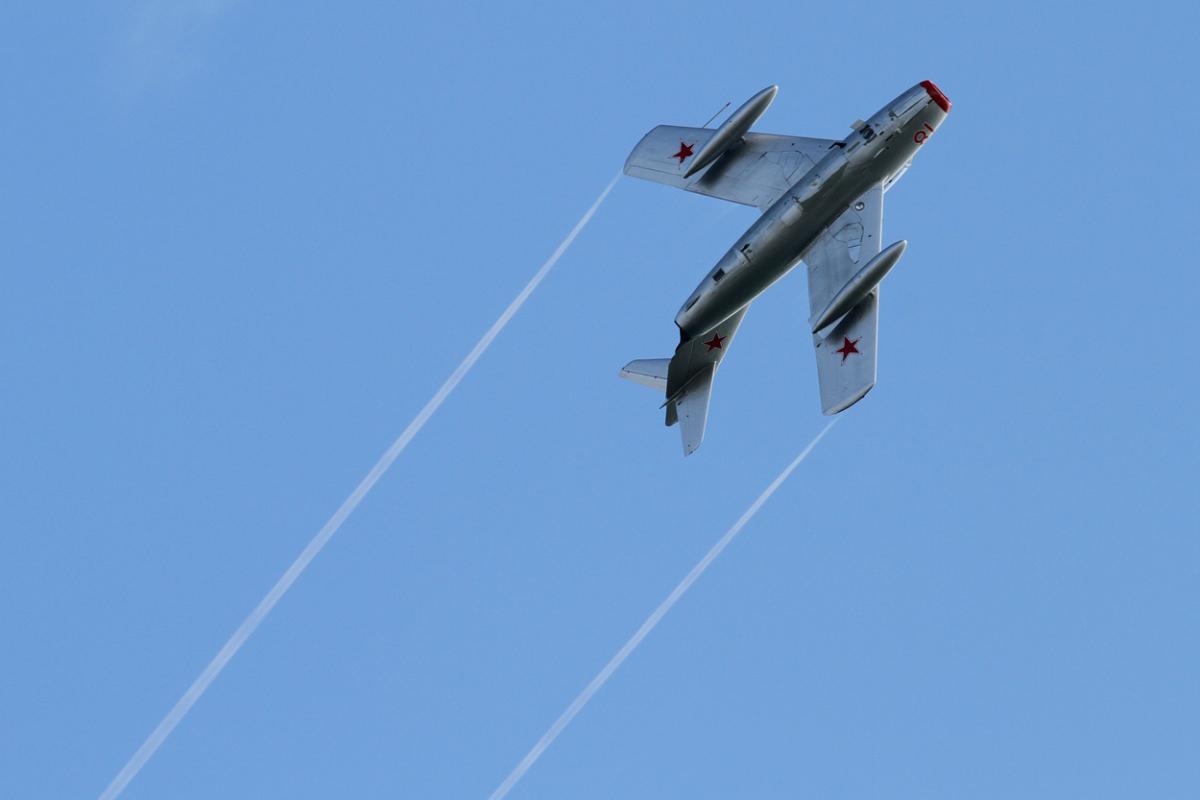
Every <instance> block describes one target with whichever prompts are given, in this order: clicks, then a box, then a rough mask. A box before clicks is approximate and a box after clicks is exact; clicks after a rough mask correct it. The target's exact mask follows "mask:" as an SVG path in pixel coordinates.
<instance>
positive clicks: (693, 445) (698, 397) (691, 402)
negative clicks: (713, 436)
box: [672, 364, 716, 456]
mask: <svg viewBox="0 0 1200 800" xmlns="http://www.w3.org/2000/svg"><path fill="white" fill-rule="evenodd" d="M714 372H716V365H715V364H712V365H709V366H706V367H704V368H703V369H702V370H701V371H700V373H699V374H698V375H696V377H695V378H693V379H692V380H691V381H689V382H688V385H687V386H686V387H684V389H683V392H682V393H681V394H680V395H679V396H678V397H676V398H675V399H674V400H673V401H672V403H673V404H674V406H675V410H676V414H677V415H678V417H679V432H680V433H681V434H683V454H684V455H685V456H690V455H691V454H692V453H694V452H696V450H698V449H699V448H700V443H701V442H702V441H704V428H705V426H706V425H707V424H708V399H709V398H710V397H712V381H713V373H714Z"/></svg>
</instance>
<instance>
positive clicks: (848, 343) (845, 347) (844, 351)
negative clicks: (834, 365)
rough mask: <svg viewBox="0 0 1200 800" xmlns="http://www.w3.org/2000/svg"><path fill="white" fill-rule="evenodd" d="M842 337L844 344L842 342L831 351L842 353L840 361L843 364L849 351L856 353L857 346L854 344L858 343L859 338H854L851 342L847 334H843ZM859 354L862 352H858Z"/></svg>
mask: <svg viewBox="0 0 1200 800" xmlns="http://www.w3.org/2000/svg"><path fill="white" fill-rule="evenodd" d="M860 338H861V337H860ZM842 339H843V340H844V341H845V344H843V345H842V346H841V347H839V348H838V349H837V350H834V351H833V352H835V353H841V354H842V363H843V364H844V363H846V356H848V355H850V354H851V353H858V348H857V347H855V346H854V345H856V344H858V342H859V340H858V339H855V340H854V341H853V342H852V341H850V337H848V336H843V337H842ZM859 355H862V354H861V353H859Z"/></svg>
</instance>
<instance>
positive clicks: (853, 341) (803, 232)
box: [621, 81, 950, 455]
mask: <svg viewBox="0 0 1200 800" xmlns="http://www.w3.org/2000/svg"><path fill="white" fill-rule="evenodd" d="M777 91H778V87H776V86H771V87H769V88H767V89H764V90H763V91H761V92H759V93H758V94H756V95H755V96H754V97H752V98H750V99H749V100H748V101H746V103H745V104H744V105H743V106H742V107H741V108H739V109H738V110H737V111H735V112H733V114H732V115H731V116H730V117H729V118H728V119H727V120H726V121H725V122H724V123H722V124H721V126H720V127H718V128H715V129H714V128H684V127H678V126H674V125H659V126H658V127H657V128H655V129H654V130H652V131H650V132H649V133H648V134H646V135H645V137H643V138H642V140H641V141H640V142H639V143H638V145H637V147H635V148H634V149H633V152H632V153H630V154H629V159H628V160H627V161H626V162H625V174H626V175H632V176H634V177H636V178H645V179H646V180H650V181H656V182H658V183H665V184H667V185H669V186H677V187H679V188H680V189H686V190H688V191H689V192H697V193H699V194H705V195H708V196H710V197H718V198H721V199H722V200H730V201H732V202H734V203H741V204H743V205H748V206H755V207H757V208H759V209H762V211H763V215H762V216H761V217H759V218H758V221H757V222H755V223H754V224H753V225H751V226H750V228H749V230H747V231H746V232H745V233H744V234H742V236H741V238H739V239H738V240H737V241H736V242H735V243H734V245H733V247H731V248H729V252H728V253H726V254H725V255H724V257H723V258H721V260H720V261H718V262H717V264H716V266H715V267H713V269H712V271H711V272H709V273H708V276H707V277H705V278H704V280H702V281H701V282H700V285H699V286H697V287H696V289H695V291H693V292H692V294H691V296H690V297H688V299H687V301H686V302H685V303H684V304H683V307H682V308H681V309H680V310H679V313H678V314H677V315H676V316H675V324H676V325H678V326H679V333H680V344H679V347H678V348H676V350H675V356H674V358H670V359H666V358H657V359H639V360H637V361H631V362H629V363H628V364H626V365H625V367H624V368H623V369H622V370H621V376H622V377H624V378H628V379H630V380H633V381H636V382H637V383H641V384H644V385H646V386H650V387H652V388H655V389H658V390H659V391H663V392H665V393H666V402H665V403H664V405H665V407H666V409H667V425H674V424H676V423H677V422H678V423H680V431H681V433H682V434H683V451H684V455H690V454H692V453H694V452H695V451H696V449H697V448H699V447H700V442H701V440H703V438H704V426H705V422H706V420H707V419H708V400H709V395H710V394H711V393H712V381H713V375H714V374H715V373H716V371H717V366H718V365H719V364H720V363H721V359H722V358H724V356H725V354H726V353H727V352H728V351H729V346H730V344H732V343H733V337H734V334H735V333H736V332H737V329H738V325H740V324H741V322H742V317H743V316H745V314H746V309H747V308H748V307H749V305H750V302H751V301H752V300H754V298H756V297H757V296H758V295H759V294H761V293H762V292H763V291H765V290H766V289H767V287H768V286H770V285H771V284H773V283H774V282H775V281H777V280H779V279H780V278H782V277H783V276H784V275H786V274H787V273H788V272H789V271H791V269H792V267H794V266H796V265H797V264H798V263H799V262H800V260H801V259H803V260H804V262H805V263H806V264H807V265H808V305H809V320H808V325H809V328H810V330H811V331H812V334H813V347H814V348H815V350H816V356H817V379H818V381H819V383H820V387H821V408H822V410H823V411H824V412H825V413H826V414H836V413H838V412H839V411H843V410H845V409H847V408H849V407H850V406H852V405H854V404H855V403H857V402H858V401H859V400H861V399H862V398H863V396H864V395H866V393H867V392H869V391H870V390H871V387H872V386H874V385H875V360H876V359H875V354H876V342H877V340H878V334H879V282H880V280H882V279H883V276H884V275H886V274H887V272H888V270H890V269H891V268H892V267H893V266H895V264H896V262H897V261H899V259H900V256H901V255H902V254H903V253H904V248H905V247H906V246H907V242H905V241H903V240H901V241H898V242H895V243H894V244H891V245H889V246H888V247H886V248H885V247H883V238H882V237H883V195H884V193H885V192H886V191H887V190H888V189H890V188H891V187H892V186H893V185H894V184H895V183H896V181H897V180H899V179H900V176H901V175H903V174H904V173H905V171H906V170H907V169H908V168H909V166H910V165H911V164H912V159H913V156H914V155H915V154H916V152H917V150H919V149H920V148H921V146H922V145H923V144H924V143H925V142H927V141H928V140H929V137H931V136H932V135H933V134H934V132H935V131H936V130H937V129H938V126H940V125H941V124H942V122H943V121H944V120H945V119H946V115H947V114H949V113H950V101H949V100H948V99H947V98H946V95H944V94H942V91H941V90H940V89H938V87H937V86H935V85H934V83H933V82H932V81H922V82H921V83H919V84H917V85H916V86H914V87H912V88H911V89H909V90H908V91H906V92H904V94H902V95H900V96H899V97H897V98H896V99H895V100H893V101H892V102H890V103H888V104H887V105H885V106H884V107H883V108H881V109H880V110H879V111H877V112H876V113H875V114H874V115H872V116H871V118H870V119H869V120H867V121H866V122H863V121H862V120H857V121H855V122H854V124H853V125H852V126H851V127H852V128H853V131H854V132H853V133H851V134H850V136H848V137H847V138H845V139H843V140H842V141H833V140H830V139H809V138H805V137H799V136H776V135H774V134H769V133H750V132H749V130H750V126H751V125H753V124H754V122H755V121H756V120H757V119H758V118H759V117H760V116H761V115H762V113H763V112H764V111H766V110H767V106H769V105H770V104H771V101H772V100H774V99H775V93H776V92H777Z"/></svg>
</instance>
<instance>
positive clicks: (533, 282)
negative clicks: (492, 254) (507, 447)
mask: <svg viewBox="0 0 1200 800" xmlns="http://www.w3.org/2000/svg"><path fill="white" fill-rule="evenodd" d="M620 177H621V173H617V175H616V176H615V177H614V178H613V179H612V180H611V181H609V184H608V186H606V187H604V191H603V192H601V193H600V196H599V197H597V198H596V202H594V203H592V205H591V207H590V208H589V209H588V210H587V211H586V212H584V214H583V216H582V217H580V218H579V222H577V223H576V224H575V227H574V228H572V229H571V232H570V233H568V234H567V238H565V239H563V240H562V243H561V244H560V245H559V246H558V248H557V249H556V250H555V251H554V252H553V253H552V254H551V255H550V258H548V259H546V263H544V264H542V266H541V269H539V270H538V271H537V272H536V273H535V274H534V276H533V278H531V279H530V281H529V283H527V284H526V285H525V288H524V289H522V290H521V293H520V294H518V295H517V296H516V298H515V299H514V300H513V301H512V302H511V303H509V305H508V308H506V309H504V313H502V314H501V315H500V317H499V319H497V320H496V321H495V322H494V323H493V324H492V327H490V328H488V331H487V333H485V334H484V335H483V338H482V339H480V340H479V342H478V344H476V345H475V347H474V348H473V349H472V350H471V352H470V353H468V354H467V357H466V358H464V359H463V361H462V363H461V364H459V365H458V368H457V369H455V370H454V372H453V373H451V375H450V377H449V378H447V379H446V382H445V383H443V384H442V387H441V388H440V389H438V390H437V391H436V392H435V393H434V395H433V397H431V398H430V399H429V402H428V403H426V404H425V407H424V408H422V409H421V411H420V413H418V414H417V416H416V417H415V418H414V419H413V421H412V422H410V423H409V424H408V427H407V428H405V429H404V432H403V433H401V434H400V437H399V438H398V439H396V441H394V442H392V446H391V447H389V448H388V449H387V452H385V453H384V454H383V456H382V457H380V459H379V461H377V462H376V463H375V466H373V467H372V468H371V471H370V472H368V473H367V476H366V477H365V478H363V479H362V482H361V483H359V484H358V486H357V488H355V490H354V491H353V492H351V493H350V496H349V497H347V498H346V500H345V502H343V503H342V505H341V507H340V508H339V509H338V510H337V511H336V512H335V513H334V515H333V516H332V517H330V518H329V521H328V522H326V523H325V526H324V527H322V528H321V530H320V531H318V532H317V535H316V536H314V537H313V540H312V541H311V542H309V543H308V546H307V547H305V548H304V550H303V552H301V553H300V555H299V556H298V557H297V558H296V560H295V561H294V562H292V565H291V566H290V567H288V568H287V571H286V572H284V573H283V576H282V577H281V578H280V579H279V580H278V581H277V582H276V583H275V585H274V586H272V587H271V591H269V592H267V596H266V597H264V598H263V599H262V601H261V602H259V604H258V605H257V606H256V607H255V609H254V610H253V611H251V612H250V616H248V617H246V619H245V620H244V621H243V622H242V624H241V625H239V626H238V629H237V630H236V631H234V632H233V636H231V637H229V641H227V642H226V643H225V646H224V647H222V648H221V650H220V651H219V652H218V653H217V655H216V656H215V657H214V658H213V660H212V661H211V662H209V664H208V666H207V667H205V668H204V671H203V672H201V673H200V677H198V678H196V680H195V681H194V682H193V683H192V685H191V686H189V687H188V690H187V691H186V692H184V693H183V696H182V697H180V698H179V702H177V703H176V704H175V706H174V707H173V708H172V709H171V710H170V711H168V712H167V715H166V716H165V717H163V720H162V722H160V723H158V727H157V728H155V729H154V730H153V731H152V732H151V733H150V735H149V736H148V737H147V738H146V741H144V742H143V743H142V746H141V747H139V748H138V749H137V752H135V753H134V754H133V756H132V757H131V758H130V759H129V763H127V764H126V765H125V766H124V767H123V768H122V769H121V771H120V772H118V773H117V776H116V777H115V778H113V780H112V783H110V784H109V785H108V788H107V789H105V790H104V791H103V792H102V793H101V794H100V800H113V799H114V798H116V797H117V796H118V795H120V794H121V792H122V791H124V789H125V787H126V786H127V785H129V782H130V781H131V780H133V779H134V777H135V776H136V775H137V774H138V772H139V771H140V770H141V768H142V767H144V766H145V765H146V762H147V761H149V760H150V757H151V756H153V755H154V752H155V751H156V750H158V748H159V747H160V746H161V745H162V743H163V742H164V741H166V738H167V737H168V736H170V735H171V731H173V730H174V729H175V726H176V725H178V724H179V723H180V721H182V720H183V718H184V716H185V715H186V714H187V713H188V711H189V710H190V709H191V707H192V706H193V705H195V704H196V701H197V700H199V699H200V697H201V696H202V695H203V694H204V692H205V691H206V690H207V689H208V687H209V685H210V684H212V682H213V681H214V680H215V679H216V677H217V676H218V675H220V674H221V670H223V669H225V666H226V665H227V664H228V663H229V660H230V659H232V658H233V657H234V656H235V655H236V654H237V651H238V650H239V649H241V647H242V645H243V644H245V643H246V640H247V639H249V638H250V635H251V634H253V633H254V630H255V629H256V628H257V627H258V626H259V624H261V623H262V621H263V620H264V619H266V617H267V615H268V614H270V613H271V609H273V608H274V607H275V604H276V603H278V602H279V599H280V598H281V597H283V595H284V593H285V592H287V590H288V589H290V588H291V586H292V584H293V583H295V582H296V579H297V578H299V577H300V575H301V574H302V573H303V572H304V570H305V569H306V568H307V567H308V565H309V563H310V562H311V561H312V560H313V559H314V558H316V557H317V554H318V553H320V552H321V550H322V548H324V547H325V545H326V544H328V543H329V540H330V539H331V538H332V537H333V535H334V534H335V533H337V532H338V528H340V527H342V523H343V522H345V521H346V518H347V517H349V516H350V514H352V513H353V512H354V509H356V508H358V504H359V503H361V502H362V501H363V498H364V497H366V496H367V493H368V492H370V491H371V489H372V488H373V487H374V486H375V484H376V483H378V482H379V479H380V478H382V477H383V474H384V473H385V472H387V470H388V467H390V466H391V465H392V463H393V462H394V461H395V460H396V459H397V458H398V457H399V456H400V454H401V453H402V452H404V448H406V447H408V443H409V442H411V441H412V440H413V437H415V436H416V435H417V434H418V433H420V432H421V428H423V427H425V423H426V422H428V421H429V418H430V417H432V416H433V415H434V413H435V412H436V411H437V410H438V409H439V408H440V407H441V405H442V403H443V402H445V400H446V398H447V397H449V396H450V393H451V392H453V391H454V388H455V387H456V386H458V384H459V383H460V382H461V381H462V379H463V378H465V377H466V375H467V373H468V372H470V371H471V367H473V366H475V362H476V361H478V360H479V357H480V356H482V355H483V353H484V351H485V350H487V349H488V346H489V345H491V343H492V341H493V340H494V339H495V338H496V337H497V336H498V335H499V334H500V331H502V330H504V327H505V326H506V325H508V323H509V320H511V319H512V318H513V315H514V314H516V313H517V311H518V310H519V309H520V308H521V306H522V305H524V304H525V301H526V300H528V299H529V296H530V295H531V294H533V290H534V289H536V288H537V287H538V284H540V283H541V282H542V279H543V278H545V277H546V275H547V274H548V273H549V272H550V270H551V269H552V268H553V267H554V265H555V264H557V263H558V260H559V259H560V258H562V255H563V253H565V252H566V251H567V248H568V247H570V246H571V243H572V242H574V241H575V237H577V236H578V235H579V232H580V231H582V230H583V228H584V226H585V225H587V224H588V222H589V221H591V219H592V216H593V215H594V214H595V213H596V210H597V209H598V208H599V207H600V204H601V203H603V202H604V199H605V198H606V197H608V193H609V192H611V191H612V189H613V187H614V186H615V185H616V183H617V180H618V179H619V178H620Z"/></svg>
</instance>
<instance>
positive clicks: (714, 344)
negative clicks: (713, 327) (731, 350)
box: [704, 331, 726, 353]
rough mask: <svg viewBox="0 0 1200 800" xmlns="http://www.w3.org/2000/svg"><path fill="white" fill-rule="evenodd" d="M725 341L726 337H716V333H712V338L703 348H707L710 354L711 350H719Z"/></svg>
mask: <svg viewBox="0 0 1200 800" xmlns="http://www.w3.org/2000/svg"><path fill="white" fill-rule="evenodd" d="M725 339H726V337H724V336H718V335H717V333H716V331H713V337H712V338H711V339H709V340H708V341H707V342H705V343H704V346H705V347H707V348H708V351H707V352H709V353H711V352H712V351H713V350H720V349H721V342H723V341H725Z"/></svg>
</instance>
